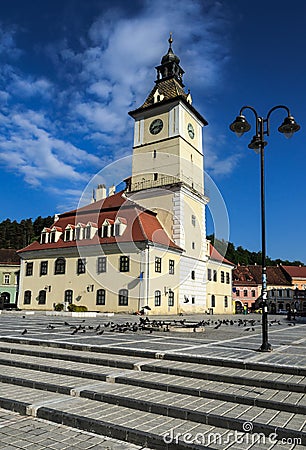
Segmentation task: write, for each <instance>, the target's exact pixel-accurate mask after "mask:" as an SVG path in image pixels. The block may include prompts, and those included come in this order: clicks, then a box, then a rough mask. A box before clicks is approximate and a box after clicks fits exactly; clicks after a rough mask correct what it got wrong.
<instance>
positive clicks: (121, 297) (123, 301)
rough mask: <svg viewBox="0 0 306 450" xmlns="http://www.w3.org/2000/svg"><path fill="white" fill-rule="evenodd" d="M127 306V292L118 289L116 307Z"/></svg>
mask: <svg viewBox="0 0 306 450" xmlns="http://www.w3.org/2000/svg"><path fill="white" fill-rule="evenodd" d="M128 305H129V291H128V290H127V289H120V290H119V292H118V306H128Z"/></svg>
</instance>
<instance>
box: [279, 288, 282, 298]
mask: <svg viewBox="0 0 306 450" xmlns="http://www.w3.org/2000/svg"><path fill="white" fill-rule="evenodd" d="M278 296H279V297H282V296H283V291H282V290H281V289H279V290H278Z"/></svg>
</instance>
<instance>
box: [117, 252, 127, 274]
mask: <svg viewBox="0 0 306 450" xmlns="http://www.w3.org/2000/svg"><path fill="white" fill-rule="evenodd" d="M129 271H130V257H129V256H127V255H121V256H120V258H119V272H129Z"/></svg>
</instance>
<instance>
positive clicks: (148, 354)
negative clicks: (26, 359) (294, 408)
mask: <svg viewBox="0 0 306 450" xmlns="http://www.w3.org/2000/svg"><path fill="white" fill-rule="evenodd" d="M107 334H109V335H111V333H108V332H106V335H107ZM5 344H11V345H12V348H14V345H15V346H16V347H17V346H19V345H24V346H26V347H32V348H35V347H36V348H39V349H41V348H43V349H44V351H45V350H46V349H47V348H52V349H54V350H55V349H57V350H60V349H62V350H63V349H64V350H69V351H70V350H75V351H79V352H85V353H90V354H91V355H92V354H96V353H98V354H103V355H105V354H106V355H107V357H108V358H111V355H113V356H119V357H120V358H121V357H134V358H139V359H142V360H143V359H146V358H148V359H162V360H164V361H168V362H170V361H171V362H180V363H193V364H200V365H210V366H217V367H219V366H222V367H226V368H236V369H242V370H252V371H259V372H268V373H281V374H286V375H297V376H301V377H306V368H305V367H300V366H298V365H289V364H288V363H287V362H286V363H285V364H284V363H282V364H280V363H277V362H276V361H274V360H273V356H271V363H269V362H266V361H265V362H260V361H250V360H249V361H243V360H238V359H237V360H233V358H232V356H231V357H230V358H220V357H215V356H214V355H212V354H211V350H212V349H211V348H209V347H208V348H207V352H208V354H209V356H205V355H203V354H201V355H195V354H188V353H182V352H162V351H161V352H156V351H154V350H148V349H141V348H139V349H135V348H124V349H123V348H122V347H116V346H114V345H112V346H107V345H106V346H102V345H88V344H81V343H76V342H73V343H72V342H57V341H52V342H51V341H50V342H48V341H42V340H39V339H33V338H22V337H4V336H1V338H0V346H1V347H2V346H3V345H5ZM7 348H9V346H8V347H6V349H7ZM123 351H124V355H122V352H123ZM213 351H214V352H216V349H215V348H214V349H213ZM271 355H272V354H271ZM123 360H124V359H123ZM272 360H273V361H272Z"/></svg>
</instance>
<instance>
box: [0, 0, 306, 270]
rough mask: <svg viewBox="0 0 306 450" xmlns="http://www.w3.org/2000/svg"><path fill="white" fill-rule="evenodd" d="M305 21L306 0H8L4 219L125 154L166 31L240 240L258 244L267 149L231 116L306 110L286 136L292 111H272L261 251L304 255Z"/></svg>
mask: <svg viewBox="0 0 306 450" xmlns="http://www.w3.org/2000/svg"><path fill="white" fill-rule="evenodd" d="M288 5H289V6H288ZM305 22H306V3H305V2H304V1H303V0H297V1H296V2H294V5H293V7H292V10H290V3H289V4H288V2H287V1H284V0H269V1H263V0H258V1H256V2H255V1H252V0H250V1H248V2H246V1H242V0H235V1H221V0H220V1H213V0H211V1H205V0H194V1H187V2H186V1H181V0H169V1H162V0H155V1H154V2H152V1H149V0H148V1H147V0H143V1H140V0H139V1H137V0H134V1H130V2H126V1H125V0H123V1H120V0H113V1H112V2H109V1H105V0H89V1H83V0H65V1H58V0H52V1H51V0H45V1H43V2H42V1H40V0H10V2H0V58H1V64H0V105H1V108H0V125H1V133H0V167H1V192H2V205H1V215H0V220H3V219H6V218H7V217H9V218H11V219H16V220H20V219H22V218H27V217H32V218H35V217H37V216H38V215H42V216H46V215H53V214H54V213H58V212H63V211H66V210H69V209H71V208H75V207H76V206H77V204H78V200H79V198H80V196H81V194H82V192H83V190H84V188H85V187H86V185H87V183H88V182H89V180H90V179H91V178H92V177H93V176H94V175H95V174H96V173H97V172H99V171H100V170H101V169H102V168H103V167H104V166H106V165H107V164H110V163H112V162H113V161H115V160H117V159H118V158H121V157H123V156H128V155H130V154H131V151H132V133H133V119H132V118H130V117H129V116H128V114H127V113H128V111H129V110H132V109H135V108H136V107H137V106H139V105H141V104H142V102H143V101H144V99H145V98H146V96H147V94H148V92H149V91H150V90H151V88H152V87H153V85H154V80H155V78H156V72H155V69H154V67H155V66H156V65H157V64H159V62H160V59H161V56H162V55H164V54H165V53H166V51H167V49H168V42H167V39H168V36H169V32H170V31H172V32H173V38H174V43H173V49H174V51H175V53H176V54H178V55H179V57H180V59H181V65H182V67H183V68H184V70H185V72H186V73H185V75H184V82H185V85H186V88H187V89H188V88H190V90H191V93H192V96H193V105H194V106H195V107H196V108H197V109H198V110H199V112H200V113H201V114H202V115H203V116H204V117H205V118H206V119H207V120H208V122H209V126H208V127H206V128H205V130H204V153H205V169H206V171H207V173H208V174H209V175H210V177H211V178H212V179H213V180H214V182H215V183H216V185H217V186H218V188H219V190H220V192H221V194H222V196H223V198H224V201H225V203H226V206H227V210H228V214H229V222H230V240H231V241H232V242H234V243H235V245H242V246H244V247H247V248H248V249H250V250H252V251H258V250H259V249H260V245H261V244H260V197H259V157H258V155H256V154H255V153H254V152H253V151H252V150H249V149H248V147H247V145H248V143H249V141H250V140H251V138H252V131H251V132H250V133H248V134H247V135H245V136H243V137H242V138H240V139H238V138H237V137H236V136H235V135H234V134H233V133H232V132H231V131H230V130H229V124H230V123H231V122H232V120H233V119H234V118H235V117H236V115H237V114H238V112H239V109H240V108H241V107H242V106H243V105H251V106H253V107H255V108H256V110H257V111H258V113H259V115H261V116H266V113H267V112H268V110H269V109H270V108H271V107H272V106H275V105H278V104H285V105H287V106H288V107H289V108H290V110H291V112H292V114H293V115H294V117H295V118H296V120H297V121H298V122H299V123H300V125H301V131H299V132H298V133H297V134H296V135H294V136H293V138H292V139H291V140H287V139H285V138H284V136H282V135H280V134H279V133H278V131H277V128H278V126H279V125H280V123H281V122H282V120H283V118H284V113H283V112H281V111H277V112H275V113H274V114H273V115H272V116H271V136H270V137H269V138H268V142H269V144H268V146H267V147H266V177H267V180H266V190H267V198H266V208H267V253H268V255H269V256H271V257H272V258H283V259H287V258H288V259H291V260H295V259H299V260H302V261H304V262H305V263H306V239H305V225H304V224H305V222H306V208H305V182H304V179H305V149H304V147H305V145H304V142H305V134H304V132H305V124H304V123H305V104H306V90H305V79H306V62H305V58H304V57H303V55H304V46H303V44H304V42H305V30H306V23H305ZM247 118H248V120H249V122H250V123H251V125H252V126H253V125H254V119H253V116H252V115H249V114H248V115H247ZM253 129H254V126H253ZM208 228H209V230H208V231H212V226H211V221H210V220H208Z"/></svg>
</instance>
